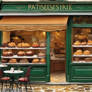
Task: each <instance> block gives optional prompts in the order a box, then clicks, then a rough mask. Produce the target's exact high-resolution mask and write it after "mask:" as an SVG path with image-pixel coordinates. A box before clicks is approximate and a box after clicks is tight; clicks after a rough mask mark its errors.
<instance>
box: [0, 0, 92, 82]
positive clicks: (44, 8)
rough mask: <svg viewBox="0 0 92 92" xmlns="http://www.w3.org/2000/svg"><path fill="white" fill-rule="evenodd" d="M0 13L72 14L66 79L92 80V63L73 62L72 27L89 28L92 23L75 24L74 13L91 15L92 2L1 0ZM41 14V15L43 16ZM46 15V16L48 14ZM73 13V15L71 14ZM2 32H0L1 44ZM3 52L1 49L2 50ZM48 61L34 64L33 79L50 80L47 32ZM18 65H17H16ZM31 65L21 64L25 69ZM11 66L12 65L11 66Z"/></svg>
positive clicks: (67, 46) (48, 49) (69, 28)
mask: <svg viewBox="0 0 92 92" xmlns="http://www.w3.org/2000/svg"><path fill="white" fill-rule="evenodd" d="M0 5H1V6H0V14H2V16H3V14H4V13H8V14H9V13H10V15H11V13H17V14H19V13H25V14H26V15H27V14H28V13H30V16H31V14H33V15H34V16H35V15H39V14H40V13H41V14H42V15H45V14H46V15H49V14H50V15H53V16H54V15H61V16H63V15H70V16H69V20H68V24H67V32H66V81H67V82H92V63H85V64H82V63H81V64H78V63H72V48H71V35H72V28H73V27H74V28H77V27H80V28H83V27H86V28H89V27H92V24H73V21H72V18H73V15H80V16H81V15H91V16H92V2H67V1H60V0H59V1H39V2H2V0H0ZM42 15H41V16H42ZM46 15H45V16H46ZM71 15H72V16H71ZM1 42H2V32H0V44H1ZM0 53H1V51H0ZM46 59H47V63H46V64H45V65H32V70H31V73H30V74H31V77H30V79H31V80H32V81H46V82H49V81H50V33H49V32H47V58H46ZM14 66H15V67H16V65H14ZM28 66H29V65H25V66H19V65H17V67H21V68H22V69H24V71H26V68H27V67H28ZM9 67H11V65H10V66H9Z"/></svg>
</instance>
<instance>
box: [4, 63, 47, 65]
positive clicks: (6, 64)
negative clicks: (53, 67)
mask: <svg viewBox="0 0 92 92" xmlns="http://www.w3.org/2000/svg"><path fill="white" fill-rule="evenodd" d="M2 64H6V65H46V63H2Z"/></svg>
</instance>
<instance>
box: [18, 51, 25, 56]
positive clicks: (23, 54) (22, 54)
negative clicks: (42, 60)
mask: <svg viewBox="0 0 92 92" xmlns="http://www.w3.org/2000/svg"><path fill="white" fill-rule="evenodd" d="M17 55H18V56H25V52H24V51H19V52H18V53H17Z"/></svg>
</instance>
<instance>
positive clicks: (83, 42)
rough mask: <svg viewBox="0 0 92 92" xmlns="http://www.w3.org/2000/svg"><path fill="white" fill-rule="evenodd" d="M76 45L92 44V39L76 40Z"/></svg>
mask: <svg viewBox="0 0 92 92" xmlns="http://www.w3.org/2000/svg"><path fill="white" fill-rule="evenodd" d="M74 45H92V40H88V41H79V40H78V41H75V42H74Z"/></svg>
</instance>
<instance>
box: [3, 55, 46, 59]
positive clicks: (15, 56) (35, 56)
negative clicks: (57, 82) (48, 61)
mask: <svg viewBox="0 0 92 92" xmlns="http://www.w3.org/2000/svg"><path fill="white" fill-rule="evenodd" d="M1 58H7V59H8V58H45V56H42V57H39V56H37V55H34V56H17V55H14V56H1Z"/></svg>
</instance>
